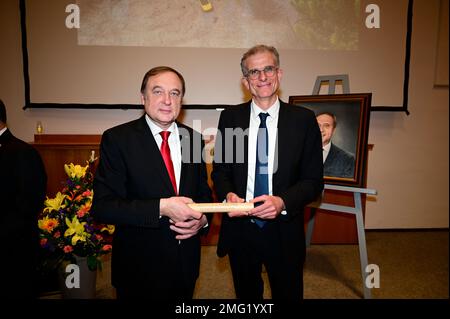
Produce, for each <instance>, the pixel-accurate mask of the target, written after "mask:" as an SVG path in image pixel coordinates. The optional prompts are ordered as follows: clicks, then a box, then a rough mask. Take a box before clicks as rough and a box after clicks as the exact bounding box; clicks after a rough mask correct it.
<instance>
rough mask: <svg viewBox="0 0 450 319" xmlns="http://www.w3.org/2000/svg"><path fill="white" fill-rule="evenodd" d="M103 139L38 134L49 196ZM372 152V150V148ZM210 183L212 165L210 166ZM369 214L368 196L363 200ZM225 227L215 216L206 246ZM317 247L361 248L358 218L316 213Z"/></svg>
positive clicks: (339, 198)
mask: <svg viewBox="0 0 450 319" xmlns="http://www.w3.org/2000/svg"><path fill="white" fill-rule="evenodd" d="M100 141H101V135H51V134H39V135H38V134H37V135H35V136H34V142H33V143H31V144H32V145H33V146H34V147H35V148H36V149H37V150H38V152H39V153H40V155H41V157H42V160H43V162H44V165H45V169H46V171H47V196H49V197H54V196H55V194H56V193H57V192H58V191H60V190H61V189H62V187H63V185H64V183H65V180H66V178H67V176H66V173H65V172H64V164H69V163H74V164H80V165H86V164H87V163H86V161H87V160H88V159H89V158H90V157H91V153H92V151H95V154H96V155H95V156H99V155H100V152H99V146H100ZM369 150H370V147H369ZM207 170H208V183H209V185H210V186H211V187H212V181H211V179H210V176H211V170H212V165H211V164H208V165H207ZM324 200H325V201H326V202H329V203H334V204H340V205H347V206H351V205H352V203H353V196H352V195H351V194H348V193H345V192H339V191H334V190H326V191H325V193H324ZM362 206H363V211H365V195H363V196H362ZM309 211H310V210H309V208H307V209H306V210H305V229H306V226H307V222H308V220H309ZM220 223H221V214H214V217H213V220H212V223H211V225H210V227H211V228H210V231H209V234H208V236H206V237H204V238H202V244H203V245H216V244H217V240H218V234H219V229H220ZM311 243H313V244H357V243H358V237H357V228H356V220H355V216H351V215H348V214H341V213H333V212H326V213H325V212H321V211H320V209H319V210H317V212H316V220H315V227H314V233H313V236H312V241H311Z"/></svg>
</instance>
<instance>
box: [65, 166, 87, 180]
mask: <svg viewBox="0 0 450 319" xmlns="http://www.w3.org/2000/svg"><path fill="white" fill-rule="evenodd" d="M88 167H89V165H86V166H85V167H82V166H81V165H73V163H70V164H69V165H67V164H64V170H65V171H66V174H67V176H69V177H70V178H81V177H84V175H85V174H86V171H87V169H88Z"/></svg>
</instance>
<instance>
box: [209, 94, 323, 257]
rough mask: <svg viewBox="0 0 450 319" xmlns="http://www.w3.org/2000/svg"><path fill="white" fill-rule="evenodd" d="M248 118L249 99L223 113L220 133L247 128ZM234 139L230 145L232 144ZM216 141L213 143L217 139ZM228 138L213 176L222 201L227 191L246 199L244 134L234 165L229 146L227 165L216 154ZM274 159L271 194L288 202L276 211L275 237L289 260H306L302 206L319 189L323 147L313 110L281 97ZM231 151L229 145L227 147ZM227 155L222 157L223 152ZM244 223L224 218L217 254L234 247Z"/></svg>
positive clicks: (245, 145) (246, 146) (313, 197)
mask: <svg viewBox="0 0 450 319" xmlns="http://www.w3.org/2000/svg"><path fill="white" fill-rule="evenodd" d="M249 121H250V102H247V103H244V104H241V105H238V106H235V107H231V108H229V109H227V110H225V111H223V112H222V114H221V116H220V119H219V125H218V131H219V132H220V134H221V135H222V139H225V136H226V134H225V129H226V128H242V129H243V130H246V129H247V128H248V127H249ZM235 142H236V141H234V145H236V143H235ZM216 143H217V141H216ZM226 144H227V143H226V141H225V142H223V143H222V145H221V147H220V146H219V147H220V150H215V155H216V156H215V160H214V167H213V173H212V178H213V181H214V186H215V189H216V191H217V195H218V199H219V200H220V201H222V200H224V199H225V198H226V195H227V193H228V192H234V193H236V194H237V195H238V196H239V197H241V198H245V197H246V189H247V175H248V165H247V161H248V160H247V159H248V156H247V155H248V137H246V138H245V140H244V146H243V151H244V156H243V159H244V162H243V163H237V162H238V161H237V160H238V158H237V157H236V156H239V155H241V158H242V154H239V151H236V148H234V150H233V153H234V154H233V163H225V161H220V160H219V158H220V157H221V156H222V155H223V154H226V153H225V146H226ZM277 147H278V154H277V155H276V156H275V159H276V160H278V163H277V164H276V165H277V170H276V172H275V173H274V176H273V181H272V183H273V194H274V195H276V196H280V197H281V198H282V199H283V201H284V203H285V206H286V211H287V215H279V216H278V217H277V218H276V219H275V220H273V221H270V222H271V223H275V225H276V226H277V227H275V229H278V230H279V231H277V232H275V233H276V234H273V236H280V237H281V242H282V247H279V248H280V249H282V252H283V255H284V257H285V258H286V260H288V261H289V262H296V263H299V262H301V261H303V260H304V255H305V238H304V237H305V236H304V228H303V227H304V226H303V209H304V206H305V205H306V204H308V203H309V202H311V201H313V200H314V199H315V198H316V197H317V196H318V195H319V194H320V193H321V191H322V189H323V165H322V161H323V160H322V145H321V135H320V130H319V127H318V125H317V121H316V119H315V115H314V113H313V112H312V111H309V110H307V109H305V108H302V107H299V106H295V105H289V104H286V103H284V102H282V101H280V110H279V118H278V134H277ZM228 151H230V149H228ZM222 157H223V158H225V156H222ZM248 227H254V226H253V225H251V223H250V222H249V220H248V218H229V217H228V216H227V215H224V216H223V220H222V226H221V230H220V236H219V243H218V249H217V253H218V255H219V256H224V255H226V254H227V253H228V252H229V249H230V248H231V247H232V246H233V245H240V244H242V239H243V234H244V233H245V232H246V231H247V229H248Z"/></svg>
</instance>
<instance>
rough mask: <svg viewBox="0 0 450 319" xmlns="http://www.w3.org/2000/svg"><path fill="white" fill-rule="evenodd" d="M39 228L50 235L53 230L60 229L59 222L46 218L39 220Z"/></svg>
mask: <svg viewBox="0 0 450 319" xmlns="http://www.w3.org/2000/svg"><path fill="white" fill-rule="evenodd" d="M38 227H39V228H40V229H42V230H44V231H46V232H48V233H51V232H52V231H53V228H55V227H58V220H57V219H55V218H48V216H45V217H44V218H43V219H40V220H38Z"/></svg>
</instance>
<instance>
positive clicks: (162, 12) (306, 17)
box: [77, 0, 360, 50]
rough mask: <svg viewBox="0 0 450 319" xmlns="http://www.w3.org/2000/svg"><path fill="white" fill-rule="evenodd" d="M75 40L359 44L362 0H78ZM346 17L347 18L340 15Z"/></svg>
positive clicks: (354, 46)
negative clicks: (76, 38) (78, 20)
mask: <svg viewBox="0 0 450 319" xmlns="http://www.w3.org/2000/svg"><path fill="white" fill-rule="evenodd" d="M77 4H78V5H79V6H80V12H81V14H80V17H81V27H80V29H78V44H79V45H95V46H101V45H109V46H145V47H195V48H248V47H251V46H253V45H254V44H256V43H270V44H272V45H275V46H276V47H278V48H279V49H323V50H356V49H358V34H359V31H358V25H359V22H360V18H359V15H360V14H359V13H360V0H334V1H327V0H169V1H168V0H152V1H147V0H78V1H77ZM343 17H345V18H343Z"/></svg>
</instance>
